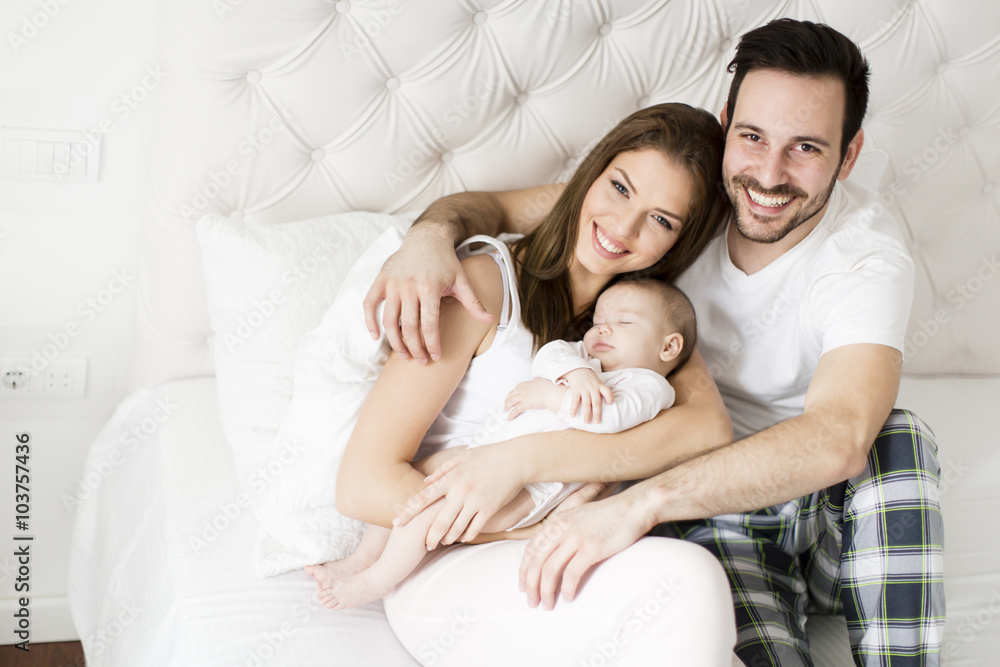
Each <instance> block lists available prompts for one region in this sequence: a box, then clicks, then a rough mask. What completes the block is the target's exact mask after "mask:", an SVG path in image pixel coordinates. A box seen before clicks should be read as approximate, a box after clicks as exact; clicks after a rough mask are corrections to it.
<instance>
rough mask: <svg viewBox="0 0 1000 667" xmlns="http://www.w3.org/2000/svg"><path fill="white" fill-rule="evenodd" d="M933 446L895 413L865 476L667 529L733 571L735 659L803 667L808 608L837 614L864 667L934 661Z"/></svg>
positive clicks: (936, 516) (940, 591)
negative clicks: (844, 620) (766, 505)
mask: <svg viewBox="0 0 1000 667" xmlns="http://www.w3.org/2000/svg"><path fill="white" fill-rule="evenodd" d="M936 452H937V445H936V444H935V442H934V439H933V433H932V432H931V431H930V429H929V428H928V427H927V426H926V425H925V424H924V423H923V422H922V421H920V420H919V419H918V418H917V417H916V416H915V415H914V414H912V413H910V412H907V411H904V410H894V411H893V412H892V414H891V415H890V417H889V420H888V421H887V422H886V424H885V426H884V427H883V428H882V430H881V432H880V433H879V435H878V437H877V438H876V440H875V443H874V445H873V447H872V450H871V453H870V454H869V456H868V465H867V466H866V468H865V470H864V472H862V473H861V474H860V475H858V476H857V477H853V478H851V479H849V480H847V481H846V482H842V483H840V484H838V485H836V486H833V487H830V488H828V489H824V490H822V491H819V492H817V493H814V494H812V495H809V496H805V497H803V498H799V499H798V500H793V501H791V502H788V503H785V504H783V505H776V506H774V507H770V508H767V509H763V510H759V511H756V512H751V513H747V514H731V515H725V516H718V517H714V518H712V519H708V520H703V521H686V522H680V523H676V524H672V525H669V526H663V527H662V528H661V529H659V530H658V531H657V532H658V534H668V535H672V536H679V537H682V538H684V539H688V540H691V541H694V542H697V543H699V544H701V545H703V546H705V547H706V548H708V549H709V550H710V551H711V552H712V553H714V554H715V555H716V557H718V558H719V559H720V560H721V561H722V564H723V567H724V568H725V570H726V573H727V574H728V575H729V579H730V584H731V586H732V589H733V602H734V604H735V606H736V623H737V631H738V637H737V642H736V653H737V655H738V656H739V657H740V659H741V660H742V661H743V662H744V663H745V664H746V665H748V666H749V667H767V666H768V665H780V666H781V667H791V666H793V665H806V666H809V667H811V666H812V664H813V662H812V659H811V658H810V656H809V643H808V639H807V637H806V614H807V613H813V612H815V613H831V614H833V613H836V614H840V613H843V614H845V616H846V617H847V628H848V632H849V635H850V639H851V649H852V652H853V654H854V662H855V664H857V665H859V666H867V667H872V666H879V667H882V666H892V667H901V666H904V665H907V666H908V665H938V664H940V657H939V652H940V648H941V641H942V636H943V633H944V616H945V604H944V584H943V577H942V575H943V572H942V570H943V562H942V561H943V558H942V547H943V543H944V528H943V524H942V518H941V508H940V504H939V502H938V476H939V473H940V467H939V466H938V462H937V457H936Z"/></svg>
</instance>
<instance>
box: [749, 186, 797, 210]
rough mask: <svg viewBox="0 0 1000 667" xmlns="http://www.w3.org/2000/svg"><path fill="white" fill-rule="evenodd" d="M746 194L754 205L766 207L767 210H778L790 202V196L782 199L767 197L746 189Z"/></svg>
mask: <svg viewBox="0 0 1000 667" xmlns="http://www.w3.org/2000/svg"><path fill="white" fill-rule="evenodd" d="M747 194H748V195H750V199H752V200H753V202H754V203H755V204H758V205H760V206H766V207H767V208H780V207H782V206H784V205H785V204H787V203H788V202H790V201H792V197H791V195H786V196H784V197H767V196H765V195H762V194H759V193H756V192H754V191H753V190H751V189H750V188H747Z"/></svg>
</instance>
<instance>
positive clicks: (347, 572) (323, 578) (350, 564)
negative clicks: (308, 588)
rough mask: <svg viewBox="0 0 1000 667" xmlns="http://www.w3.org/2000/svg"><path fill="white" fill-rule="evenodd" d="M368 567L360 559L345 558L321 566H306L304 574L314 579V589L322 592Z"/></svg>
mask: <svg viewBox="0 0 1000 667" xmlns="http://www.w3.org/2000/svg"><path fill="white" fill-rule="evenodd" d="M368 565H369V563H366V562H364V561H363V560H361V559H360V558H352V557H350V556H348V557H347V558H342V559H341V560H332V561H330V562H329V563H323V564H322V565H306V567H305V571H306V574H308V575H311V576H312V577H313V578H314V579H316V587H317V588H319V590H321V591H322V590H324V589H328V588H330V587H331V586H333V584H334V583H336V582H337V581H340V580H341V579H343V578H345V577H350V576H353V575H355V574H358V573H359V572H362V571H364V570H365V569H366V568H367V567H368Z"/></svg>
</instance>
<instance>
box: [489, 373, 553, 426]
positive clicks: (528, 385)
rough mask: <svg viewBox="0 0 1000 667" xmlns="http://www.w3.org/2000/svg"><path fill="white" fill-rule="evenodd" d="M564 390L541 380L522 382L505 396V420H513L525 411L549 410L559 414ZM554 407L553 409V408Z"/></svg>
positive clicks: (548, 381)
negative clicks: (506, 411)
mask: <svg viewBox="0 0 1000 667" xmlns="http://www.w3.org/2000/svg"><path fill="white" fill-rule="evenodd" d="M565 395H566V388H565V387H560V386H559V385H557V384H556V383H555V382H551V381H550V380H545V379H543V378H535V379H534V380H528V381H527V382H522V383H520V384H519V385H517V386H516V387H514V389H513V390H512V391H511V392H510V393H509V394H507V400H505V401H504V404H503V407H504V410H509V412H508V413H507V419H513V418H514V417H517V416H518V415H519V414H521V413H522V412H524V411H526V410H542V409H546V408H547V409H549V410H551V411H552V412H559V407H560V406H561V405H562V401H563V396H565ZM553 406H555V407H553Z"/></svg>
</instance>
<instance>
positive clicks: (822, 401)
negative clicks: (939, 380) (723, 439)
mask: <svg viewBox="0 0 1000 667" xmlns="http://www.w3.org/2000/svg"><path fill="white" fill-rule="evenodd" d="M901 370H902V355H901V354H900V352H899V351H898V350H896V349H894V348H891V347H887V346H884V345H870V344H858V345H847V346H844V347H840V348H837V349H834V350H831V351H830V352H827V353H826V354H824V355H823V356H822V357H821V358H820V361H819V364H818V365H817V366H816V372H815V373H814V375H813V379H812V381H811V382H810V384H809V390H808V391H807V393H806V400H805V409H804V411H803V413H802V414H801V415H800V416H798V417H794V418H792V419H788V420H786V421H783V422H781V423H779V424H776V425H774V426H772V427H771V428H768V429H765V430H763V431H761V432H759V433H756V434H754V435H751V436H749V437H747V438H744V439H742V440H739V441H737V442H734V443H733V444H731V445H728V446H724V447H721V448H718V449H715V450H714V451H711V452H709V453H707V454H705V455H703V456H700V457H698V458H695V459H692V460H690V461H688V462H686V463H684V464H682V465H680V466H677V467H676V468H673V469H671V470H668V471H666V472H664V473H662V474H660V475H658V476H657V477H654V478H652V479H650V480H647V481H646V482H643V483H642V484H639V485H636V486H635V487H633V489H634V490H635V491H636V493H639V494H642V495H645V496H647V498H646V502H647V503H648V506H649V507H650V509H651V513H650V521H651V523H650V525H651V526H652V525H655V524H657V523H664V522H667V521H680V520H685V519H701V518H705V517H710V516H717V515H719V514H728V513H731V512H748V511H752V510H756V509H761V508H763V507H769V506H771V505H776V504H778V503H782V502H787V501H789V500H792V499H793V498H799V497H801V496H804V495H806V494H809V493H813V492H815V491H817V490H818V489H823V488H826V487H828V486H832V485H833V484H837V483H839V482H842V481H844V480H846V479H849V478H850V477H853V476H854V475H856V474H858V473H860V472H861V471H862V470H863V469H864V467H865V462H866V460H867V457H868V453H869V450H870V449H871V446H872V443H873V442H874V441H875V437H876V436H877V435H878V432H879V430H880V429H881V428H882V425H883V424H884V423H885V420H886V419H887V418H888V416H889V412H890V411H891V410H892V406H893V404H894V403H895V401H896V393H897V392H898V390H899V379H900V375H901Z"/></svg>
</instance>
